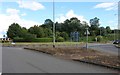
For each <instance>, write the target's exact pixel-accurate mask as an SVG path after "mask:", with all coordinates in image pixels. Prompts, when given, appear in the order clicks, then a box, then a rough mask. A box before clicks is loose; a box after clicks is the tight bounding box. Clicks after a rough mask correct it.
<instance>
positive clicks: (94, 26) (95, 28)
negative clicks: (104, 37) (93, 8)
mask: <svg viewBox="0 0 120 75" xmlns="http://www.w3.org/2000/svg"><path fill="white" fill-rule="evenodd" d="M90 25H91V27H90V33H91V35H92V36H95V35H99V34H100V32H99V25H100V24H99V18H97V17H95V18H93V19H90Z"/></svg>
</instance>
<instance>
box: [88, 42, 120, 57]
mask: <svg viewBox="0 0 120 75" xmlns="http://www.w3.org/2000/svg"><path fill="white" fill-rule="evenodd" d="M88 46H89V48H92V49H95V50H98V51H101V52H107V53H110V54H114V55H118V50H119V48H117V47H115V46H114V45H113V44H98V43H89V44H88Z"/></svg>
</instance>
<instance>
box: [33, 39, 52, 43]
mask: <svg viewBox="0 0 120 75" xmlns="http://www.w3.org/2000/svg"><path fill="white" fill-rule="evenodd" d="M52 41H53V39H52V38H35V39H33V40H32V42H52Z"/></svg>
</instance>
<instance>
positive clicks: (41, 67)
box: [2, 47, 117, 73]
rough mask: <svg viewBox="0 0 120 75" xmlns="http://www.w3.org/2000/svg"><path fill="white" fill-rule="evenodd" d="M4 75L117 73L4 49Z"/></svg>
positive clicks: (38, 54) (31, 52) (46, 56)
mask: <svg viewBox="0 0 120 75" xmlns="http://www.w3.org/2000/svg"><path fill="white" fill-rule="evenodd" d="M2 72H3V73H116V72H117V71H115V70H113V69H108V68H105V67H100V66H95V65H90V64H86V63H81V62H76V61H72V60H64V59H60V58H57V57H53V56H51V55H48V54H44V53H40V52H37V51H31V50H25V49H22V48H13V47H3V48H2Z"/></svg>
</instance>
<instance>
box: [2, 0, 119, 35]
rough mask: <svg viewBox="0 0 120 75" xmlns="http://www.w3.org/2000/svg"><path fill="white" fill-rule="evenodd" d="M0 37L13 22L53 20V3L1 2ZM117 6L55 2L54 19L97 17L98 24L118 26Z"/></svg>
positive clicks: (61, 20)
mask: <svg viewBox="0 0 120 75" xmlns="http://www.w3.org/2000/svg"><path fill="white" fill-rule="evenodd" d="M0 5H1V6H0V7H1V8H0V20H1V24H0V37H2V36H3V34H5V33H6V31H7V29H8V27H9V25H10V24H12V23H13V22H16V23H19V24H20V25H21V26H22V27H26V28H29V27H31V26H34V25H41V24H43V23H44V21H45V19H51V20H53V3H52V2H38V1H35V0H33V1H32V0H31V1H24V0H22V1H16V2H15V1H14V2H2V3H1V4H0ZM117 9H118V6H117V3H116V2H55V21H58V22H63V21H64V20H66V19H70V18H71V17H77V18H78V19H80V20H81V22H82V21H87V22H88V23H89V20H90V19H92V18H94V17H98V18H99V19H100V24H101V25H100V26H103V27H106V26H110V27H111V28H112V29H117V28H118V24H117V23H118V22H117V21H118V18H117V17H118V10H117Z"/></svg>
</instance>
